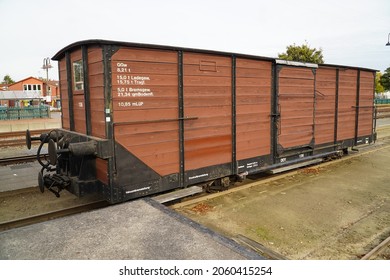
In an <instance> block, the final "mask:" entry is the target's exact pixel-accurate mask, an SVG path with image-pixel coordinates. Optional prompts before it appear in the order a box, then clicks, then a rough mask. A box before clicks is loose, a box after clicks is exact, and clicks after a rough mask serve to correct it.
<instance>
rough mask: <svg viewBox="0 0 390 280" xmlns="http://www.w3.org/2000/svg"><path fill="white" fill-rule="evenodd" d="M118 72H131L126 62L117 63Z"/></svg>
mask: <svg viewBox="0 0 390 280" xmlns="http://www.w3.org/2000/svg"><path fill="white" fill-rule="evenodd" d="M116 72H118V73H130V72H131V70H130V68H129V67H127V64H126V63H124V62H117V63H116Z"/></svg>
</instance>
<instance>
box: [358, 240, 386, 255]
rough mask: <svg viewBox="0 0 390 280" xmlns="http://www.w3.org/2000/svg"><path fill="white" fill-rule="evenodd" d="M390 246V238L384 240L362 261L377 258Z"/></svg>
mask: <svg viewBox="0 0 390 280" xmlns="http://www.w3.org/2000/svg"><path fill="white" fill-rule="evenodd" d="M389 246H390V236H389V237H388V238H386V239H385V240H383V241H382V242H381V243H380V244H379V245H378V246H376V247H375V248H373V249H372V250H371V251H370V252H368V253H367V254H366V255H364V256H363V257H362V258H361V259H362V260H371V259H374V258H375V257H377V256H378V255H379V254H381V253H382V252H383V251H385V250H386V249H387V248H388V247H389Z"/></svg>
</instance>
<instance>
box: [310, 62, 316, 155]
mask: <svg viewBox="0 0 390 280" xmlns="http://www.w3.org/2000/svg"><path fill="white" fill-rule="evenodd" d="M311 71H312V73H313V76H314V93H313V94H314V96H313V126H312V127H313V138H312V141H311V144H313V146H312V148H313V149H314V147H315V143H316V113H317V94H316V92H317V91H316V90H317V70H316V69H311Z"/></svg>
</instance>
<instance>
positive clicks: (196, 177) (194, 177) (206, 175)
mask: <svg viewBox="0 0 390 280" xmlns="http://www.w3.org/2000/svg"><path fill="white" fill-rule="evenodd" d="M208 176H209V174H208V173H204V174H199V175H195V176H191V177H188V179H189V180H193V179H198V178H203V177H208Z"/></svg>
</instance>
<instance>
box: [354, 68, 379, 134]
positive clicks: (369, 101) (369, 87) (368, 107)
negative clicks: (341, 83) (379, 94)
mask: <svg viewBox="0 0 390 280" xmlns="http://www.w3.org/2000/svg"><path fill="white" fill-rule="evenodd" d="M374 80H375V75H374V73H373V72H368V71H360V87H359V116H358V118H359V119H358V125H359V126H358V132H357V136H358V137H359V136H367V135H371V134H372V129H373V120H372V116H373V110H374V108H373V106H374Z"/></svg>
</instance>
